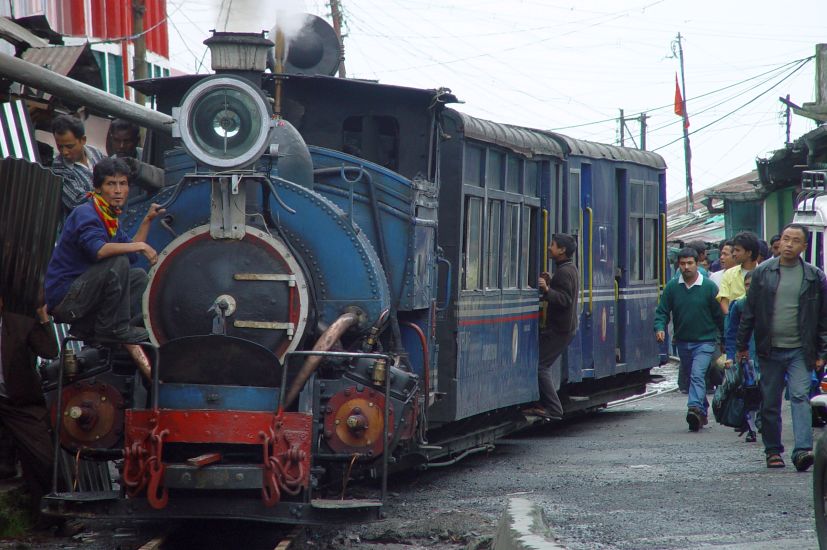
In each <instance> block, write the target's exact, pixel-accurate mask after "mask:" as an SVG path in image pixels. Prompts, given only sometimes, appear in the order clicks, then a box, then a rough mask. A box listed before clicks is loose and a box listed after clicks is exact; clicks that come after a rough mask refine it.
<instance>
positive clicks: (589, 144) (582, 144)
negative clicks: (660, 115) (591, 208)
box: [544, 132, 666, 169]
mask: <svg viewBox="0 0 827 550" xmlns="http://www.w3.org/2000/svg"><path fill="white" fill-rule="evenodd" d="M544 133H545V134H547V135H548V136H550V137H552V138H553V139H555V140H557V141H558V142H559V143H560V144H561V145H562V146H563V148H564V149H565V150H566V154H568V155H575V156H581V157H587V158H591V159H611V160H619V161H625V162H630V163H633V164H640V165H642V166H650V167H652V168H658V169H665V168H666V162H665V161H664V160H663V157H662V156H660V155H659V154H657V153H653V152H651V151H641V150H640V149H632V148H629V147H617V146H615V145H606V144H605V143H595V142H593V141H585V140H582V139H574V138H570V137H568V136H564V135H563V134H558V133H556V132H544Z"/></svg>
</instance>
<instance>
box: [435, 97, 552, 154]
mask: <svg viewBox="0 0 827 550" xmlns="http://www.w3.org/2000/svg"><path fill="white" fill-rule="evenodd" d="M445 112H446V113H447V114H450V115H453V116H454V117H456V118H457V120H458V121H459V123H460V125H461V127H462V130H463V132H464V133H465V136H466V137H469V138H471V139H477V140H480V141H485V142H487V143H493V144H495V145H499V146H501V147H505V148H507V149H511V150H512V151H516V152H517V153H520V154H523V155H526V156H529V157H532V156H535V155H548V156H553V157H558V158H562V157H563V153H564V151H563V148H562V147H561V146H560V143H558V142H557V141H556V140H554V139H552V138H551V137H550V136H548V135H546V134H545V133H544V132H542V131H540V130H532V129H530V128H522V127H520V126H512V125H511V124H501V123H498V122H491V121H490V120H484V119H481V118H475V117H472V116H470V115H466V114H465V113H461V112H459V111H456V110H454V109H446V110H445Z"/></svg>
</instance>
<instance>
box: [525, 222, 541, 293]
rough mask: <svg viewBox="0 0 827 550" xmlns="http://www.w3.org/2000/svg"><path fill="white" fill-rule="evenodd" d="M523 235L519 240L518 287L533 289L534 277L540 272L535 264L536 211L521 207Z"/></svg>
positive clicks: (535, 278)
mask: <svg viewBox="0 0 827 550" xmlns="http://www.w3.org/2000/svg"><path fill="white" fill-rule="evenodd" d="M522 230H523V234H522V237H521V238H520V243H521V245H522V250H521V253H520V260H521V264H522V265H521V266H520V283H521V284H520V286H521V287H522V288H535V286H534V285H535V281H536V280H537V277H536V275H537V274H538V273H539V272H540V269H539V268H538V263H537V246H536V244H537V209H536V208H532V207H530V206H523V225H522Z"/></svg>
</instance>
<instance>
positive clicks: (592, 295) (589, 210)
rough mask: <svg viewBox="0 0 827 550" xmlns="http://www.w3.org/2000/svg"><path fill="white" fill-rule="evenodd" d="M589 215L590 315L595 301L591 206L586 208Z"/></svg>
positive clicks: (592, 215) (592, 212) (592, 213)
mask: <svg viewBox="0 0 827 550" xmlns="http://www.w3.org/2000/svg"><path fill="white" fill-rule="evenodd" d="M586 211H588V213H589V315H591V314H592V307H593V301H594V292H593V290H592V286H593V283H594V242H592V241H593V239H594V210H592V207H591V206H587V207H586Z"/></svg>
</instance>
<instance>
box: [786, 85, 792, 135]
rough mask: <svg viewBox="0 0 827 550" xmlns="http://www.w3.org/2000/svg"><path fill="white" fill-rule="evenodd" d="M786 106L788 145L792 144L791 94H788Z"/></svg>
mask: <svg viewBox="0 0 827 550" xmlns="http://www.w3.org/2000/svg"><path fill="white" fill-rule="evenodd" d="M784 106H785V107H786V108H787V113H786V115H787V140H786V141H785V142H784V143H785V144H786V145H789V144H790V123H791V122H792V121H791V120H790V117H791V115H792V108H791V107H790V94H787V101H786V102H784Z"/></svg>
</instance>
